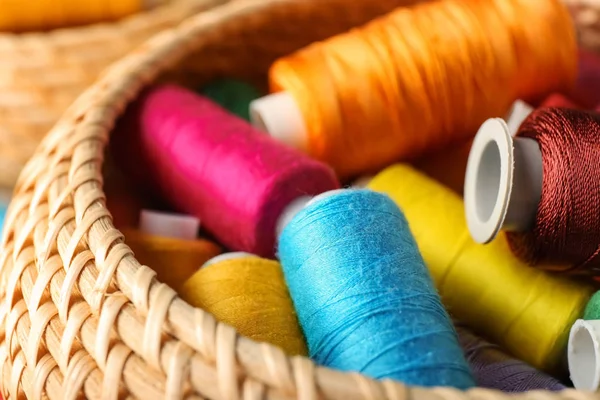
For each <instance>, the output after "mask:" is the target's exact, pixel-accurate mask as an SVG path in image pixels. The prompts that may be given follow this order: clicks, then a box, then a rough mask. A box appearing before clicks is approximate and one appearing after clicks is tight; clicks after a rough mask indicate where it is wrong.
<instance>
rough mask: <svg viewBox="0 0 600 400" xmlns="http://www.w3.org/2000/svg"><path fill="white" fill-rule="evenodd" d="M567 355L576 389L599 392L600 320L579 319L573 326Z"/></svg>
mask: <svg viewBox="0 0 600 400" xmlns="http://www.w3.org/2000/svg"><path fill="white" fill-rule="evenodd" d="M567 354H568V359H569V373H570V375H571V381H572V382H573V385H574V386H575V389H578V390H586V391H597V390H598V388H599V387H600V320H589V321H584V320H582V319H579V320H577V321H576V322H575V324H573V327H572V328H571V333H570V335H569V346H568V353H567Z"/></svg>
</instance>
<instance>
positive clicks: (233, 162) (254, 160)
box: [111, 85, 339, 257]
mask: <svg viewBox="0 0 600 400" xmlns="http://www.w3.org/2000/svg"><path fill="white" fill-rule="evenodd" d="M116 129H117V133H115V134H114V135H113V140H112V141H111V150H112V153H113V155H114V158H115V161H116V162H117V164H118V165H119V166H120V167H121V168H122V170H123V171H124V172H126V173H127V174H128V175H129V177H130V178H131V179H132V181H133V182H135V183H136V184H137V185H138V186H140V187H141V188H142V189H143V190H145V191H146V192H150V193H154V194H155V195H157V196H158V197H160V198H161V199H163V200H164V201H166V202H167V203H168V204H170V205H171V207H172V208H174V209H175V210H177V211H178V212H180V213H184V214H189V215H193V216H196V217H197V218H199V219H200V220H201V221H202V224H203V226H204V228H206V230H207V231H209V232H210V233H212V234H213V235H214V236H215V237H216V238H217V239H218V240H219V242H221V243H222V244H224V245H225V246H227V247H229V248H230V249H233V250H240V251H246V252H249V253H253V254H257V255H261V256H266V257H271V256H273V254H274V251H275V226H276V223H277V220H278V218H279V216H280V215H281V213H282V211H283V209H284V208H285V207H286V206H287V205H288V204H290V203H291V202H292V201H293V200H294V199H296V198H298V197H300V196H305V195H316V194H319V193H322V192H325V191H327V190H331V189H336V188H337V187H338V185H339V183H338V182H337V179H336V177H335V175H334V173H333V171H332V170H331V169H330V168H329V167H327V166H326V165H324V164H322V163H320V162H318V161H315V160H312V159H310V158H309V157H307V156H306V155H304V154H302V153H300V152H298V151H297V150H294V149H292V148H289V147H287V146H285V145H283V144H281V143H278V142H276V141H275V140H273V139H272V138H270V137H268V136H267V135H265V134H263V133H262V132H260V131H258V130H256V129H254V128H253V127H252V126H251V125H250V124H248V123H247V122H246V121H244V120H242V119H240V118H238V117H236V116H235V115H233V114H230V113H229V112H227V111H226V110H224V109H223V108H221V107H220V106H218V105H217V104H215V103H214V102H212V101H210V100H209V99H207V98H205V97H202V96H199V95H196V94H195V93H193V92H191V91H188V90H186V89H183V88H180V87H178V86H174V85H163V86H157V87H154V88H151V89H149V90H147V91H146V92H145V93H144V94H142V95H141V96H140V97H139V98H138V100H137V101H136V102H135V103H134V104H132V105H131V106H130V108H129V110H128V111H127V112H126V114H125V115H124V116H123V118H122V119H121V120H120V121H119V123H118V125H117V128H116Z"/></svg>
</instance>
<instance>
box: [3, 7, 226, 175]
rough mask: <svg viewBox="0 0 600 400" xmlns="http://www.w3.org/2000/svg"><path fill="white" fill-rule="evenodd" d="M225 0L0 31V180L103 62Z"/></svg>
mask: <svg viewBox="0 0 600 400" xmlns="http://www.w3.org/2000/svg"><path fill="white" fill-rule="evenodd" d="M81 1H86V0H81ZM225 1H226V0H174V1H172V2H170V3H169V4H166V5H163V6H161V7H157V8H154V9H152V10H149V11H145V12H141V13H139V14H137V15H133V16H131V17H129V18H125V19H123V20H121V21H118V22H114V23H106V24H97V25H90V26H85V27H78V28H70V29H61V30H55V31H51V32H47V33H28V34H0V186H10V185H12V184H14V182H15V180H16V179H17V176H18V173H19V171H20V170H21V168H22V167H23V165H24V164H25V162H26V161H27V160H28V159H29V158H30V157H31V155H32V154H33V152H34V150H35V147H36V146H37V145H38V143H39V141H40V140H41V138H42V137H43V135H45V134H46V133H47V132H48V131H49V130H50V128H51V127H52V126H53V125H54V124H55V123H56V121H57V120H58V119H59V118H60V116H61V115H62V114H63V113H64V112H65V109H66V108H67V107H68V106H69V105H71V103H72V102H73V101H74V100H75V99H76V98H77V96H79V95H80V94H81V93H82V92H83V91H84V90H85V89H87V88H88V87H89V86H90V85H91V84H92V83H93V82H94V81H95V80H96V78H97V77H98V75H99V74H100V72H101V71H102V70H103V69H104V68H106V67H107V66H108V65H110V64H111V63H113V62H114V61H116V60H118V59H119V58H121V57H123V56H124V55H125V54H127V53H128V52H129V51H130V50H131V49H132V48H134V47H135V46H138V45H139V44H140V43H142V42H143V41H145V40H146V39H148V38H150V37H151V36H152V35H154V34H155V33H157V32H160V31H161V30H163V29H165V28H167V27H170V26H173V25H175V24H177V23H178V22H181V20H183V19H185V18H186V17H189V16H191V15H193V14H195V13H196V12H198V11H199V10H201V9H203V8H208V7H212V6H214V5H217V4H221V3H224V2H225ZM0 7H1V6H0Z"/></svg>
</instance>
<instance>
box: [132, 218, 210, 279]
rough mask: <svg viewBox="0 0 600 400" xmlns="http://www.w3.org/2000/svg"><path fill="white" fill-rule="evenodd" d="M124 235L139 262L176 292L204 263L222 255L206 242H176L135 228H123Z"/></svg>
mask: <svg viewBox="0 0 600 400" xmlns="http://www.w3.org/2000/svg"><path fill="white" fill-rule="evenodd" d="M122 232H123V234H124V235H125V243H126V244H127V245H128V246H129V247H130V248H131V250H132V251H133V253H134V254H135V257H136V258H137V260H138V261H139V262H140V263H142V264H144V265H147V266H149V267H150V268H152V269H153V270H154V271H156V277H157V279H158V280H159V281H161V282H163V283H166V284H167V285H169V286H171V287H172V288H173V289H175V290H178V289H179V288H180V287H181V285H182V284H183V282H185V281H186V279H188V278H189V277H191V276H192V275H194V273H195V272H196V271H198V269H199V268H200V267H201V266H202V264H204V263H205V262H207V261H208V260H210V259H211V258H213V257H215V256H217V255H219V254H220V253H221V252H222V249H221V248H220V247H219V246H217V245H216V244H214V243H212V242H210V241H208V240H204V239H197V240H182V239H174V238H168V237H162V236H155V235H148V234H144V233H142V232H140V231H137V230H134V229H122Z"/></svg>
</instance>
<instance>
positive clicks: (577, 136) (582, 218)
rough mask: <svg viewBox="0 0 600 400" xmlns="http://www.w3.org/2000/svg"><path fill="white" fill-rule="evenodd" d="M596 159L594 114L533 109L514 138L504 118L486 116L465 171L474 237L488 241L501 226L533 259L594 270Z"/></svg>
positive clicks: (597, 263)
mask: <svg viewBox="0 0 600 400" xmlns="http://www.w3.org/2000/svg"><path fill="white" fill-rule="evenodd" d="M598 158H600V115H599V114H597V113H595V112H587V111H580V110H570V109H563V108H546V109H544V108H542V109H538V110H536V111H534V112H533V113H532V114H531V115H530V116H529V117H528V118H527V119H526V120H525V122H523V124H522V125H521V127H520V130H519V133H518V136H517V137H516V138H514V139H513V138H511V137H510V134H509V132H508V130H507V128H506V125H505V124H504V122H503V121H501V120H499V119H493V120H488V121H486V122H485V123H484V124H483V125H482V127H481V129H480V130H479V132H478V133H477V136H476V138H475V140H474V142H473V146H472V148H471V154H470V155H469V163H468V166H467V173H466V177H465V208H466V213H467V221H468V224H469V230H470V232H471V234H472V236H473V238H474V239H475V240H476V241H478V242H480V243H488V242H489V241H490V240H492V239H493V238H494V237H495V236H496V235H497V234H498V232H499V230H500V229H503V230H504V231H506V232H507V237H508V241H509V244H510V246H511V249H512V250H513V251H514V252H515V254H517V255H518V256H519V257H520V258H522V259H523V260H525V261H526V262H527V263H529V264H531V265H537V266H539V267H540V268H553V270H557V271H562V272H569V273H573V274H587V275H600V268H599V267H600V258H598V257H597V250H598V246H599V245H600V210H599V209H598V204H600V165H598ZM550 263H551V264H550Z"/></svg>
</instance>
